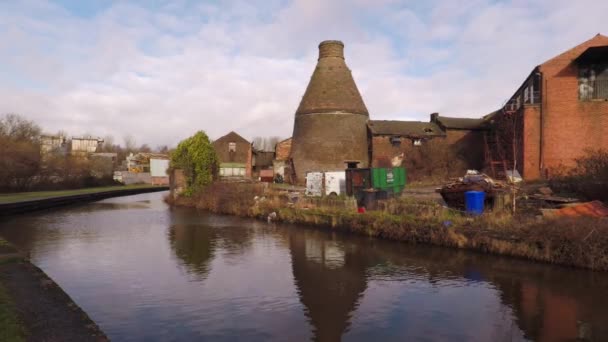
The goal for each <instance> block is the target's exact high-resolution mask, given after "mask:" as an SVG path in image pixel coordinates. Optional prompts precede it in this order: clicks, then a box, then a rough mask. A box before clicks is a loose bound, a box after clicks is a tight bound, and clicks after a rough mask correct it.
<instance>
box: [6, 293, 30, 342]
mask: <svg viewBox="0 0 608 342" xmlns="http://www.w3.org/2000/svg"><path fill="white" fill-rule="evenodd" d="M0 341H7V342H20V341H25V329H24V328H23V325H21V323H20V322H19V319H18V318H17V312H16V310H15V307H14V305H13V303H12V302H11V300H10V298H9V296H8V294H7V293H6V289H5V288H4V286H2V283H1V282H0Z"/></svg>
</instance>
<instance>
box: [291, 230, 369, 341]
mask: <svg viewBox="0 0 608 342" xmlns="http://www.w3.org/2000/svg"><path fill="white" fill-rule="evenodd" d="M289 248H290V252H291V258H292V267H293V275H294V278H295V284H296V286H297V288H298V295H299V296H300V301H301V302H302V304H304V306H305V307H306V316H307V317H308V318H309V320H310V322H311V324H312V326H313V328H314V337H315V339H316V340H320V341H337V340H339V339H340V336H342V333H343V332H344V331H345V330H346V329H347V328H348V326H349V324H350V316H351V314H352V312H353V311H354V310H355V308H356V307H357V304H358V301H359V298H360V297H361V296H362V294H363V292H364V291H365V288H366V285H367V279H366V276H365V272H366V266H367V264H368V262H369V260H367V255H366V254H365V253H361V252H360V251H359V249H358V246H357V245H356V244H354V243H352V242H349V241H340V240H339V239H337V238H336V237H335V236H334V237H329V238H328V236H327V234H322V233H320V232H318V231H314V230H301V231H296V230H294V231H292V232H291V234H290V237H289Z"/></svg>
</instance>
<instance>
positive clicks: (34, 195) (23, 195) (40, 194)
mask: <svg viewBox="0 0 608 342" xmlns="http://www.w3.org/2000/svg"><path fill="white" fill-rule="evenodd" d="M151 187H154V186H153V185H149V184H134V185H118V186H104V187H97V188H85V189H75V190H59V191H35V192H18V193H5V194H0V204H1V203H14V202H23V201H31V200H38V199H44V198H54V197H63V196H72V195H83V194H92V193H96V192H104V191H112V190H129V189H141V188H151Z"/></svg>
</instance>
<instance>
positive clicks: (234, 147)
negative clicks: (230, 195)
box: [213, 132, 253, 178]
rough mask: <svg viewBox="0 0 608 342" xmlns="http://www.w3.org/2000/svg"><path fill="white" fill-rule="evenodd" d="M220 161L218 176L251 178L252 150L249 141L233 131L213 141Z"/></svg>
mask: <svg viewBox="0 0 608 342" xmlns="http://www.w3.org/2000/svg"><path fill="white" fill-rule="evenodd" d="M213 148H214V149H215V152H216V153H217V156H218V158H219V162H220V177H247V178H251V171H252V159H253V150H252V146H251V143H250V142H249V141H247V139H245V138H243V137H242V136H240V135H238V134H236V133H235V132H230V133H228V134H226V135H224V136H223V137H221V138H219V139H217V140H215V141H214V142H213Z"/></svg>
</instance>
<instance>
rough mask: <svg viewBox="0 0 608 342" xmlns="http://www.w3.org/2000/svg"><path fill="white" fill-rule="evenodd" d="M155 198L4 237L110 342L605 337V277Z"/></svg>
mask: <svg viewBox="0 0 608 342" xmlns="http://www.w3.org/2000/svg"><path fill="white" fill-rule="evenodd" d="M160 198H161V195H153V194H150V195H145V196H133V197H131V198H128V197H126V198H121V199H112V200H106V201H102V202H97V203H93V204H89V205H84V206H79V207H72V208H66V209H62V210H58V211H54V212H46V213H39V214H34V215H28V216H19V217H14V218H11V219H8V220H6V221H5V222H2V223H0V235H2V236H4V237H5V238H7V239H8V240H10V241H12V242H13V243H15V244H17V245H18V246H19V247H21V248H22V249H24V250H26V251H29V252H31V254H32V255H33V258H32V259H33V260H34V262H36V263H37V264H38V265H39V266H41V267H42V268H43V269H45V271H47V272H49V273H50V274H51V276H52V277H54V278H55V279H56V280H57V281H58V282H59V283H60V284H61V285H62V287H64V288H65V289H66V291H67V292H68V293H69V294H70V295H71V296H72V297H73V298H74V299H75V300H76V302H77V303H79V304H80V305H81V306H83V308H84V309H85V310H86V311H87V312H88V313H89V314H90V315H91V317H92V318H93V319H94V320H96V321H97V322H98V323H100V325H101V326H102V328H103V329H104V330H105V331H106V332H107V333H108V334H109V335H110V337H111V338H113V339H116V340H129V339H130V340H146V341H149V340H167V339H175V340H201V339H203V340H205V339H207V340H234V339H247V340H307V339H313V340H318V341H336V340H340V339H343V340H349V341H366V340H373V339H376V340H383V341H397V340H431V341H443V340H450V341H453V340H456V341H459V340H460V341H489V340H492V341H502V340H508V341H519V340H536V341H555V340H575V339H577V338H581V337H585V338H592V339H593V340H606V339H608V325H607V324H605V322H608V309H607V308H608V296H606V295H605V293H607V292H608V274H605V273H593V272H587V271H582V270H574V269H568V268H563V267H553V266H548V265H544V264H536V263H529V262H526V261H523V260H518V259H512V258H499V257H494V256H489V255H484V254H477V253H471V252H465V251H457V250H450V249H442V248H431V247H429V246H415V245H408V244H399V243H391V242H387V241H382V240H376V239H368V238H364V237H358V236H351V235H345V234H336V233H332V232H329V231H324V230H314V229H310V228H305V227H299V226H292V225H269V224H266V223H265V222H259V221H254V220H248V219H240V218H235V217H229V216H217V215H210V214H206V213H201V212H197V211H195V210H191V209H185V208H177V209H168V208H167V207H166V206H165V205H164V204H163V203H162V202H161V200H160ZM109 302H112V303H113V305H105V304H106V303H109ZM144 327H145V328H144Z"/></svg>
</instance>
